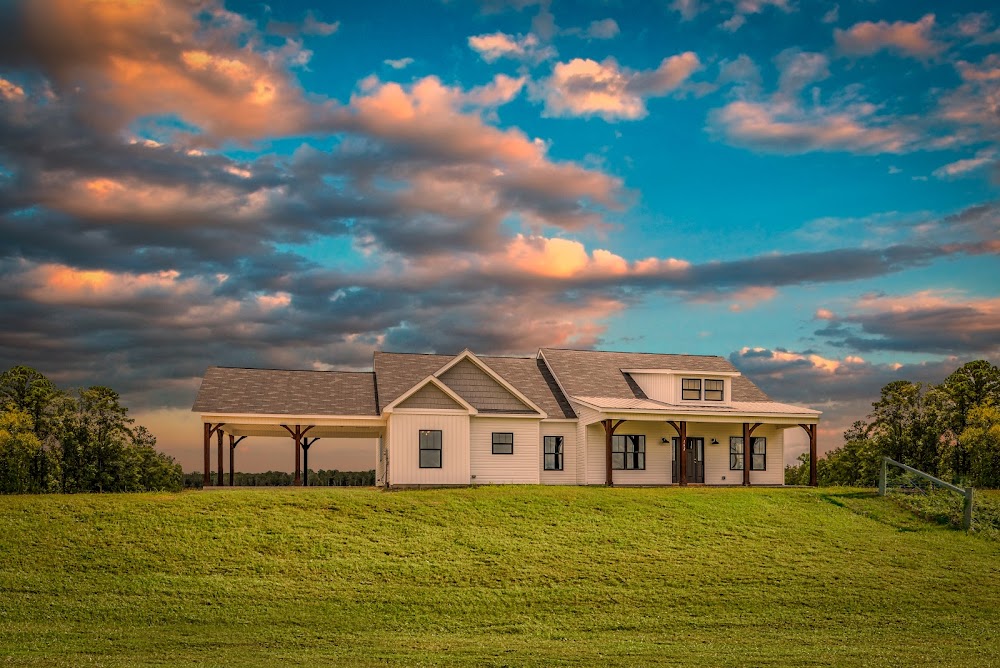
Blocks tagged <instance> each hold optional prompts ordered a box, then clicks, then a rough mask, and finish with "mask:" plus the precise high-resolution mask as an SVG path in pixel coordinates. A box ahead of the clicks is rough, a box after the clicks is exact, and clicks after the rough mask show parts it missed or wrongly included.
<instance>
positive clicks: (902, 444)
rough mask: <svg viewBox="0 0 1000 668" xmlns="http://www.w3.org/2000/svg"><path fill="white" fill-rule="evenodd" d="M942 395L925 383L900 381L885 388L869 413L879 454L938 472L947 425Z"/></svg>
mask: <svg viewBox="0 0 1000 668" xmlns="http://www.w3.org/2000/svg"><path fill="white" fill-rule="evenodd" d="M940 415H941V409H940V406H939V400H938V396H937V395H936V394H935V393H933V392H928V391H927V388H926V387H925V386H924V385H923V384H922V383H911V382H910V381H907V380H897V381H894V382H891V383H889V384H888V385H886V386H885V387H883V388H882V392H881V395H880V397H879V400H878V401H876V402H875V403H873V404H872V412H871V413H870V414H869V416H868V420H869V426H868V436H869V438H870V439H871V440H872V441H873V442H874V444H875V447H876V450H877V454H876V455H875V456H876V459H877V458H878V457H881V456H882V455H885V456H888V457H892V458H893V459H895V460H896V461H899V462H902V463H904V464H909V465H910V466H913V467H915V468H918V469H920V470H921V471H926V472H927V473H930V474H932V475H937V473H938V463H939V461H940V458H939V449H940V443H941V436H942V433H943V427H942V424H941V418H940Z"/></svg>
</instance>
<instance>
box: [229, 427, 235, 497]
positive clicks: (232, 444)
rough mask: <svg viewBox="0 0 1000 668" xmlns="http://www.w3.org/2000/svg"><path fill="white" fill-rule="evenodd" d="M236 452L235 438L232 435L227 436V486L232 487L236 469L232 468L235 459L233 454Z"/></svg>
mask: <svg viewBox="0 0 1000 668" xmlns="http://www.w3.org/2000/svg"><path fill="white" fill-rule="evenodd" d="M235 452H236V437H235V436H233V435H232V434H230V435H229V486H230V487H233V481H234V480H235V477H236V476H235V472H236V467H235V466H233V460H234V459H235V455H234V453H235Z"/></svg>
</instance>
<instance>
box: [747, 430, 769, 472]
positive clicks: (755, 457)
mask: <svg viewBox="0 0 1000 668" xmlns="http://www.w3.org/2000/svg"><path fill="white" fill-rule="evenodd" d="M750 447H751V448H753V450H751V451H750V470H751V471H766V470H767V439H766V438H764V437H763V436H754V437H753V438H751V439H750Z"/></svg>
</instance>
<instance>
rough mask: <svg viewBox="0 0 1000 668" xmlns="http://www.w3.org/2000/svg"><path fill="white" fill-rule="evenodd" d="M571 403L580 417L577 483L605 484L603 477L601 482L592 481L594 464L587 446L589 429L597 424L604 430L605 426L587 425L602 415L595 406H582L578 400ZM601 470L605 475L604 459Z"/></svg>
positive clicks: (577, 434)
mask: <svg viewBox="0 0 1000 668" xmlns="http://www.w3.org/2000/svg"><path fill="white" fill-rule="evenodd" d="M570 405H571V406H572V407H573V410H574V411H576V415H577V417H578V418H579V419H578V420H577V425H576V447H575V450H576V452H575V457H576V483H577V484H578V485H589V484H595V485H597V484H603V483H604V478H603V477H602V478H601V480H600V481H599V482H596V483H591V482H590V470H591V469H593V466H591V464H590V458H589V453H588V451H589V448H588V447H587V444H588V441H589V430H590V429H591V428H592V427H595V426H596V427H597V429H602V430H603V427H601V425H599V424H597V425H591V426H585V425H586V423H588V422H591V421H593V420H596V419H598V417H600V413H598V412H597V411H595V410H594V409H593V408H587V407H586V406H582V405H580V404H578V403H576V402H570ZM601 433H602V434H603V433H604V432H603V431H601ZM599 470H600V474H601V475H602V476H603V474H604V462H603V460H602V461H601V462H600V469H599Z"/></svg>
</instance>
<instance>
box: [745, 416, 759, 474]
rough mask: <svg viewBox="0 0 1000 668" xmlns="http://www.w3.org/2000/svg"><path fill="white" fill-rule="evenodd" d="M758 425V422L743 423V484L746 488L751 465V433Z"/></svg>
mask: <svg viewBox="0 0 1000 668" xmlns="http://www.w3.org/2000/svg"><path fill="white" fill-rule="evenodd" d="M760 425H761V423H760V422H755V423H753V424H750V423H749V422H744V423H743V484H744V485H746V486H747V487H749V486H750V469H751V468H752V463H753V447H752V445H753V433H754V432H755V431H757V427H759V426H760Z"/></svg>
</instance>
